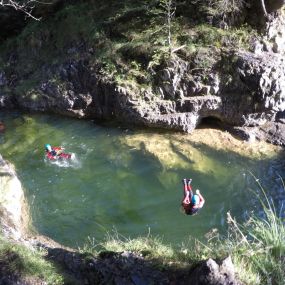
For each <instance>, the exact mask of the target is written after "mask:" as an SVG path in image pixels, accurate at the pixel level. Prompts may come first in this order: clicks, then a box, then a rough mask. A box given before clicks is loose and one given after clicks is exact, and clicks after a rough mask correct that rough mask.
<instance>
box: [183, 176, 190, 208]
mask: <svg viewBox="0 0 285 285" xmlns="http://www.w3.org/2000/svg"><path fill="white" fill-rule="evenodd" d="M183 190H184V198H183V201H182V204H190V201H191V200H189V190H188V185H187V179H183Z"/></svg>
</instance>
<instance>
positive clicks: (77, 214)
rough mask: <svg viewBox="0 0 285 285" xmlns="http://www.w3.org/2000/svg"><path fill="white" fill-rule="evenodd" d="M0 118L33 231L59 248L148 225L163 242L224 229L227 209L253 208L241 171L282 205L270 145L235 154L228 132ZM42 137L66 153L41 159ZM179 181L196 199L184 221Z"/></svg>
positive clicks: (278, 157) (0, 142)
mask: <svg viewBox="0 0 285 285" xmlns="http://www.w3.org/2000/svg"><path fill="white" fill-rule="evenodd" d="M0 120H1V121H4V123H5V124H6V131H5V133H4V134H0V153H1V154H2V155H3V157H4V158H5V159H7V160H9V161H11V162H12V163H13V164H14V165H15V167H16V170H17V173H18V176H19V178H20V180H21V182H22V184H23V186H24V188H25V191H26V195H27V199H28V201H29V205H30V212H31V216H32V220H33V226H34V228H35V229H36V230H37V231H38V232H39V233H41V234H44V235H47V236H49V237H51V238H53V239H55V240H56V241H58V242H60V243H62V244H64V245H68V246H73V247H77V246H82V245H83V243H84V242H86V240H87V237H95V239H96V240H98V241H100V240H102V239H103V238H104V237H105V235H106V232H108V231H112V230H113V229H116V230H117V231H118V232H119V233H120V234H121V235H123V236H125V237H136V236H139V235H146V234H148V232H149V231H150V233H151V234H152V235H159V236H161V237H162V238H163V240H164V241H165V242H171V243H181V242H182V241H185V239H187V238H188V237H189V236H192V237H197V238H202V237H203V236H204V235H205V234H206V233H207V232H208V231H209V230H210V229H212V228H214V227H215V228H218V229H220V230H224V229H225V228H226V213H227V212H228V211H231V213H232V215H233V216H235V217H237V218H238V219H243V218H244V217H245V216H246V214H247V213H248V212H249V211H251V210H256V209H258V205H257V204H258V203H256V197H255V196H254V194H253V193H252V192H251V191H249V189H252V190H253V192H258V187H257V184H256V182H255V181H254V179H253V178H252V176H251V175H250V173H249V171H251V172H253V173H254V174H255V175H256V176H257V177H258V178H260V181H261V182H262V184H263V185H264V186H265V188H266V189H268V190H267V193H268V195H269V196H270V197H272V199H273V200H274V201H275V202H276V205H277V208H278V209H281V207H282V201H284V191H283V190H282V184H281V181H280V178H279V176H278V175H280V176H283V177H284V176H285V170H284V162H283V161H284V160H283V158H284V154H283V152H282V151H277V150H275V149H273V148H272V147H271V146H266V147H268V149H264V146H256V147H252V149H250V146H248V144H247V145H246V147H245V149H246V150H241V153H239V152H238V151H237V149H236V148H238V147H236V146H232V145H231V142H228V143H227V140H230V139H229V136H227V138H226V139H225V138H219V137H218V136H221V133H219V135H215V134H214V133H211V132H212V131H209V130H207V129H205V130H199V132H200V133H199V136H200V137H198V138H197V137H195V133H194V134H193V135H192V136H191V135H185V134H171V133H166V132H163V133H158V132H157V131H142V130H128V129H123V128H120V127H111V126H102V125H101V126H100V125H97V124H95V123H94V122H92V121H82V120H76V119H68V118H63V117H58V116H48V115H23V114H20V113H2V114H0ZM211 140H212V141H213V142H212V143H214V144H213V145H215V147H214V146H211V144H209V141H211ZM206 141H207V143H205V142H206ZM219 142H220V146H219V147H217V144H215V143H218V144H219ZM46 143H50V144H52V145H54V146H59V145H61V146H64V147H65V150H66V152H72V153H75V155H76V159H75V160H74V161H73V162H72V163H70V164H69V163H68V164H54V163H51V162H49V161H47V160H46V159H45V153H44V144H46ZM221 146H222V147H221ZM226 146H228V147H226ZM243 147H244V145H243V144H240V148H243ZM259 147H260V148H261V150H259V149H258V148H259ZM243 152H244V153H243ZM184 177H191V178H192V179H193V187H194V189H197V188H199V189H200V191H201V193H202V194H203V195H204V197H205V199H206V203H205V206H204V208H203V209H202V210H201V211H200V213H199V214H198V215H196V216H194V217H190V216H185V215H183V214H182V213H181V211H180V202H181V199H182V182H181V179H182V178H184Z"/></svg>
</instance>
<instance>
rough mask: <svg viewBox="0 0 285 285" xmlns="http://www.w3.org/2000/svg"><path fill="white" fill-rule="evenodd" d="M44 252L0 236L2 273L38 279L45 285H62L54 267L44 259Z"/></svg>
mask: <svg viewBox="0 0 285 285" xmlns="http://www.w3.org/2000/svg"><path fill="white" fill-rule="evenodd" d="M45 255H46V252H45V251H44V250H36V249H31V248H27V247H26V246H24V245H20V244H16V243H14V242H10V241H8V240H6V239H4V238H3V237H2V236H0V264H1V269H2V272H5V273H6V275H8V274H15V275H17V276H20V277H24V278H29V279H30V278H31V277H33V278H39V279H41V280H44V281H45V282H46V283H47V284H51V285H61V284H64V279H63V277H62V276H61V275H60V274H59V273H58V271H57V269H56V268H55V266H54V265H53V264H52V263H51V262H48V261H46V260H45V259H44V256H45Z"/></svg>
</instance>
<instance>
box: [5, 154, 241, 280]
mask: <svg viewBox="0 0 285 285" xmlns="http://www.w3.org/2000/svg"><path fill="white" fill-rule="evenodd" d="M0 174H1V175H0V186H1V188H0V197H1V199H0V209H1V211H0V225H1V229H2V232H3V233H4V235H5V236H6V238H7V239H10V240H13V242H17V243H21V244H23V245H24V246H27V247H29V248H31V250H32V249H33V248H36V247H40V248H44V249H46V251H47V254H46V257H45V258H46V259H47V260H50V261H52V262H53V263H54V264H57V265H59V267H60V268H61V269H62V274H63V275H64V276H65V278H67V279H66V280H68V282H69V283H68V284H86V285H88V284H90V285H91V284H115V285H123V284H124V285H141V284H193V285H194V284H195V285H199V284H200V285H202V284H208V285H211V284H212V285H214V284H215V285H218V284H220V285H230V284H231V285H241V284H242V283H240V282H239V281H238V280H237V278H236V275H235V269H234V266H233V263H232V261H231V258H230V257H227V258H226V259H224V260H221V261H214V260H212V259H209V260H206V261H201V262H200V263H198V264H196V265H194V266H192V267H191V266H190V265H187V266H185V269H180V270H178V269H177V268H174V267H172V266H171V265H164V266H163V268H164V269H159V268H158V267H157V266H155V265H154V263H153V262H152V261H150V260H148V259H147V258H146V257H144V256H143V255H141V254H137V253H133V252H117V253H116V252H101V253H100V254H99V256H96V257H95V256H92V255H90V254H81V253H79V252H77V251H74V250H72V249H68V248H65V247H63V246H61V245H59V244H57V243H56V242H54V241H52V240H49V239H48V238H46V237H42V236H40V235H34V236H30V235H29V234H28V231H27V220H28V219H27V218H23V217H26V213H27V211H26V206H25V205H26V204H25V202H24V201H25V199H24V191H23V189H22V187H21V183H20V181H19V180H18V178H17V176H16V173H15V171H14V169H13V167H12V165H11V164H8V163H7V162H5V161H4V160H3V158H2V157H1V156H0ZM11 258H12V257H11ZM8 262H9V260H8V259H7V260H5V261H0V265H1V267H0V283H1V284H25V285H39V284H46V283H45V282H44V281H43V280H40V279H37V278H31V279H29V278H25V277H22V276H20V275H19V274H17V272H13V271H11V269H9V266H8ZM8 269H9V270H8ZM70 282H71V283H70Z"/></svg>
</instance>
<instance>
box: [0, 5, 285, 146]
mask: <svg viewBox="0 0 285 285" xmlns="http://www.w3.org/2000/svg"><path fill="white" fill-rule="evenodd" d="M277 2H278V1H266V3H265V4H266V5H267V8H268V10H269V12H272V14H270V16H268V18H266V21H265V24H264V25H263V27H262V34H263V36H262V37H259V39H256V40H255V42H253V43H252V45H251V48H250V49H248V50H247V51H246V50H243V49H235V48H234V47H230V48H224V49H223V48H220V49H219V48H216V47H214V48H212V49H207V51H206V52H204V51H203V48H201V49H200V50H199V51H198V52H197V53H196V55H195V58H188V59H186V58H184V56H183V49H181V50H180V51H177V52H176V53H174V54H173V55H172V56H171V57H170V58H168V60H166V61H163V62H160V64H159V65H158V66H156V67H155V68H150V69H149V70H148V72H149V73H150V74H151V78H152V79H151V84H149V85H147V86H144V85H141V86H138V87H135V88H133V87H132V86H129V85H128V84H126V83H124V82H123V83H120V82H118V81H117V80H115V78H113V77H112V75H110V74H108V75H107V76H106V74H103V73H102V62H100V61H99V60H96V55H95V54H96V51H94V48H90V46H88V44H87V43H86V42H84V40H82V42H81V43H80V44H79V43H75V44H74V45H73V46H67V47H65V48H66V50H65V51H66V54H67V55H68V56H67V57H66V59H65V60H62V61H61V62H60V63H45V64H43V65H42V66H40V67H38V69H37V70H36V71H34V70H31V69H27V70H25V69H22V73H21V74H20V73H19V72H17V70H15V68H13V67H14V66H18V65H20V64H23V62H22V61H23V60H24V58H23V57H24V56H25V55H23V54H20V53H19V51H18V52H17V50H15V51H13V50H12V51H11V52H9V53H8V55H7V56H6V58H5V61H6V62H5V65H6V68H2V69H1V68H0V108H1V107H2V108H19V109H24V110H26V111H41V112H54V113H60V114H64V115H68V116H74V117H78V118H95V119H100V120H117V121H120V122H126V123H128V124H130V123H131V124H134V125H140V126H147V127H155V128H166V129H172V130H178V131H185V132H191V131H192V130H193V129H195V128H196V127H198V126H199V125H200V124H201V122H203V120H204V119H215V120H216V121H217V122H220V124H219V125H220V126H222V127H223V128H225V129H226V130H228V131H231V132H232V133H234V134H236V135H239V136H241V137H242V138H243V139H251V140H252V139H258V140H266V141H269V142H271V143H274V144H278V145H284V143H285V138H284V136H285V132H284V119H283V118H284V112H285V91H284V90H285V83H284V78H285V68H284V52H285V35H284V30H283V27H284V22H285V16H284V13H283V12H281V11H279V10H278V11H276V10H277V9H279V8H280V7H282V3H281V2H280V1H279V2H280V3H279V2H278V3H277ZM56 3H57V2H56ZM43 37H44V35H40V38H39V39H38V38H31V41H32V43H33V46H35V47H36V48H37V49H41V48H42V45H43V43H42V42H43V39H42V38H43ZM34 53H35V55H36V54H37V50H35V51H34ZM203 53H204V54H203ZM94 57H95V60H94ZM39 60H40V58H39ZM201 63H202V64H201ZM25 82H27V83H25ZM23 84H26V85H31V87H29V88H27V87H26V86H25V88H24V89H25V90H22V89H21V88H20V87H21V86H23Z"/></svg>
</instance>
